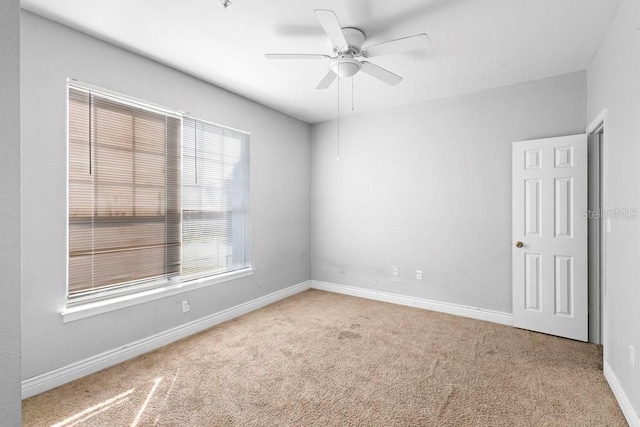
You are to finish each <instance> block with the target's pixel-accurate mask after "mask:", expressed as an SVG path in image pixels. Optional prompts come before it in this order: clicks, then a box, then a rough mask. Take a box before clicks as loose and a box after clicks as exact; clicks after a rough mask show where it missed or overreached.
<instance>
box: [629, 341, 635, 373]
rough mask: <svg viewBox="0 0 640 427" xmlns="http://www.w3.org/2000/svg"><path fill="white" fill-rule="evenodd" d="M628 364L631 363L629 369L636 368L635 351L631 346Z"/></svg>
mask: <svg viewBox="0 0 640 427" xmlns="http://www.w3.org/2000/svg"><path fill="white" fill-rule="evenodd" d="M629 363H631V367H632V368H635V367H636V350H635V349H634V348H633V346H632V345H630V346H629Z"/></svg>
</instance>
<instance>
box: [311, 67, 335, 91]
mask: <svg viewBox="0 0 640 427" xmlns="http://www.w3.org/2000/svg"><path fill="white" fill-rule="evenodd" d="M336 77H338V75H337V74H336V73H334V72H333V71H331V70H329V72H328V73H327V74H326V75H325V76H324V77H323V78H322V80H320V83H318V86H316V89H327V88H328V87H329V86H331V83H333V81H334V80H335V79H336Z"/></svg>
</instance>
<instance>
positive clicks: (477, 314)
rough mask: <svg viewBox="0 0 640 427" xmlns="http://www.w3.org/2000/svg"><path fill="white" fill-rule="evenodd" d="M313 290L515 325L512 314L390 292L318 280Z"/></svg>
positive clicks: (312, 285) (314, 281)
mask: <svg viewBox="0 0 640 427" xmlns="http://www.w3.org/2000/svg"><path fill="white" fill-rule="evenodd" d="M311 288H313V289H319V290H322V291H327V292H335V293H338V294H345V295H351V296H354V297H360V298H367V299H372V300H376V301H384V302H390V303H393V304H400V305H406V306H409V307H417V308H423V309H425V310H431V311H439V312H441V313H448V314H455V315H457V316H464V317H470V318H472V319H478V320H486V321H488V322H493V323H500V324H502V325H508V326H511V325H512V324H513V316H512V315H511V314H510V313H504V312H501V311H494V310H485V309H483V308H477V307H469V306H466V305H459V304H451V303H448V302H440V301H434V300H428V299H424V298H417V297H410V296H406V295H400V294H393V293H390V292H382V291H373V290H371V289H364V288H357V287H354V286H346V285H338V284H335V283H327V282H319V281H317V280H312V281H311Z"/></svg>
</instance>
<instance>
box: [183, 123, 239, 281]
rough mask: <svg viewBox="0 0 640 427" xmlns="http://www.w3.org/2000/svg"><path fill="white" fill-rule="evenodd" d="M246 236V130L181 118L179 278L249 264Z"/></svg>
mask: <svg viewBox="0 0 640 427" xmlns="http://www.w3.org/2000/svg"><path fill="white" fill-rule="evenodd" d="M250 237H251V230H250V204H249V135H248V134H246V133H243V132H240V131H236V130H232V129H228V128H225V127H221V126H218V125H214V124H212V123H208V122H205V121H201V120H197V119H194V118H191V117H184V118H183V147H182V275H183V279H195V278H199V277H204V276H210V275H214V274H220V273H225V272H230V271H234V270H239V269H243V268H246V267H249V266H250V265H251V259H250Z"/></svg>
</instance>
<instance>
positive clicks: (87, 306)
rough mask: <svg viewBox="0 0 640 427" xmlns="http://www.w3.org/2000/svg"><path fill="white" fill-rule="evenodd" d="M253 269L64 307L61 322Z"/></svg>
mask: <svg viewBox="0 0 640 427" xmlns="http://www.w3.org/2000/svg"><path fill="white" fill-rule="evenodd" d="M254 271H255V270H254V269H252V268H245V269H243V270H239V271H233V272H230V273H225V274H220V275H217V276H214V277H207V278H203V279H197V280H192V281H188V282H182V283H177V284H170V285H167V286H163V287H160V288H154V289H149V290H146V291H142V292H138V293H135V294H129V295H122V296H115V297H113V298H109V299H106V300H101V301H94V302H87V303H83V304H80V305H74V306H71V307H65V309H64V310H63V311H62V313H60V314H61V316H62V322H63V323H68V322H73V321H75V320H80V319H85V318H87V317H91V316H96V315H98V314H103V313H108V312H110V311H115V310H119V309H121V308H125V307H131V306H134V305H138V304H144V303H146V302H149V301H155V300H158V299H161V298H167V297H170V296H172V295H178V294H181V293H183V292H187V291H193V290H196V289H200V288H204V287H207V286H212V285H217V284H220V283H224V282H228V281H230V280H235V279H240V278H241V277H247V276H252V275H253V272H254Z"/></svg>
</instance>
